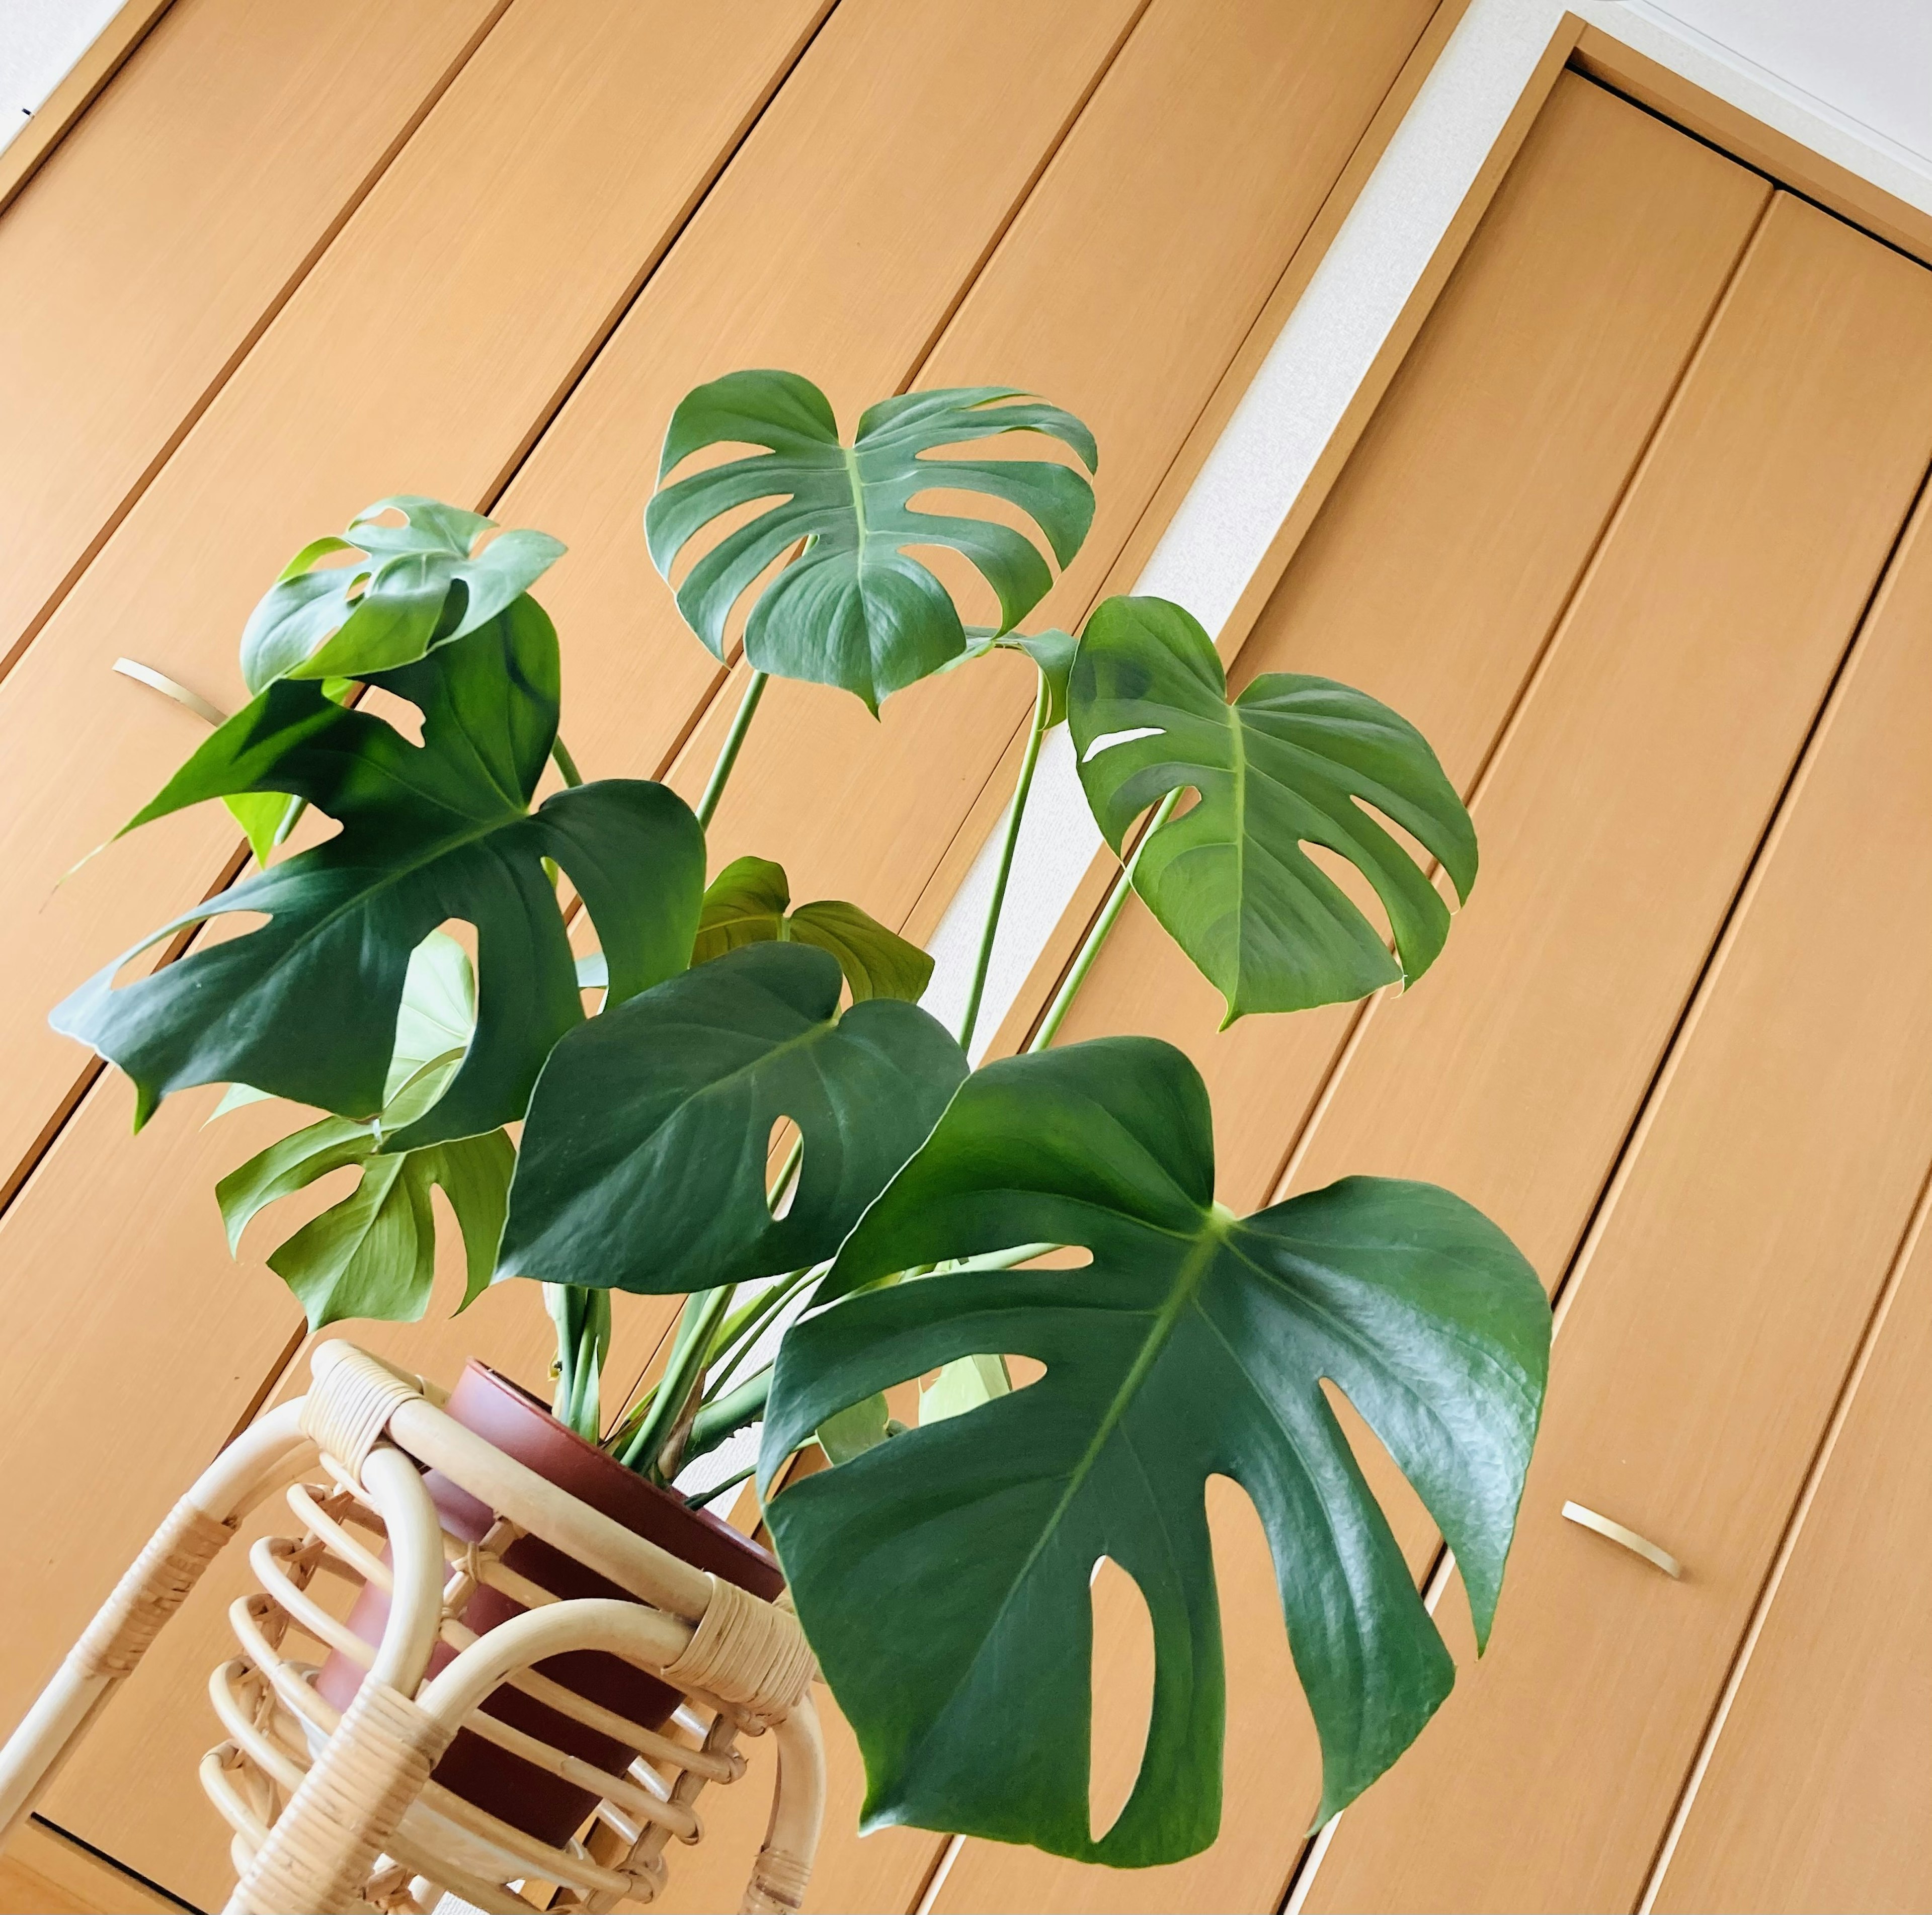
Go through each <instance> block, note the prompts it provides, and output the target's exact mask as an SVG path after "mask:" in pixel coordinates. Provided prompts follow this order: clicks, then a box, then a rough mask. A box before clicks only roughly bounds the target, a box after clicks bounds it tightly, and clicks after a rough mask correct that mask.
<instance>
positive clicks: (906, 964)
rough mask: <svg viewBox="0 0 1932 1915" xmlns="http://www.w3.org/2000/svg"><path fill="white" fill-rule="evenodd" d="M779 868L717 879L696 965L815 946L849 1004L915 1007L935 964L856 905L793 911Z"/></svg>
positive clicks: (754, 862) (761, 862)
mask: <svg viewBox="0 0 1932 1915" xmlns="http://www.w3.org/2000/svg"><path fill="white" fill-rule="evenodd" d="M790 906H791V887H790V885H789V884H788V883H787V882H786V879H785V874H784V869H783V868H782V867H781V866H779V865H774V864H773V863H772V862H771V861H770V860H769V859H765V858H738V859H733V861H732V862H730V864H728V865H726V866H725V867H724V870H723V871H720V872H719V873H718V875H717V877H715V878H713V879H712V881H711V883H710V885H709V888H708V889H706V892H705V894H704V907H703V910H702V911H701V912H700V914H699V916H698V920H697V943H695V944H694V946H693V947H692V949H691V962H692V963H694V964H705V963H709V962H710V961H711V960H712V959H713V958H714V957H722V956H723V955H724V953H725V952H727V951H736V950H738V949H740V948H741V947H742V946H745V945H747V944H766V943H784V942H787V941H790V942H793V943H799V944H811V945H816V946H817V947H818V949H820V950H821V951H829V952H831V954H832V956H833V957H835V958H837V959H838V968H839V969H841V971H843V972H844V974H845V981H846V982H847V984H850V986H851V987H852V1001H853V1002H854V1003H855V1004H859V1003H862V1002H865V999H867V998H868V997H898V998H902V999H904V1000H905V1002H907V1003H908V1004H914V1003H916V1002H918V1001H919V998H920V996H922V994H923V993H924V992H925V990H926V986H927V985H928V984H929V983H931V982H932V959H931V958H930V957H928V956H927V955H926V953H925V952H923V951H922V950H920V949H919V946H917V945H916V944H909V943H907V942H906V940H904V938H902V937H900V936H899V935H898V934H897V933H896V932H895V931H888V930H886V928H885V926H884V925H882V924H880V922H878V920H877V919H875V918H871V917H868V916H866V914H865V913H864V912H863V911H862V910H859V907H858V906H857V905H856V904H841V903H839V902H838V901H837V900H835V899H832V898H826V899H822V900H820V901H819V902H818V903H817V904H801V905H800V906H799V907H798V909H797V910H796V911H793V910H791V909H790Z"/></svg>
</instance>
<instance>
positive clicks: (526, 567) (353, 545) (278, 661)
mask: <svg viewBox="0 0 1932 1915" xmlns="http://www.w3.org/2000/svg"><path fill="white" fill-rule="evenodd" d="M389 514H396V515H398V517H401V520H402V523H401V524H400V525H384V524H383V523H380V520H383V518H384V517H386V516H387V515H389ZM495 526H496V522H495V520H492V519H486V518H484V517H483V516H482V514H481V513H478V512H466V511H463V509H462V508H460V506H455V505H442V504H440V503H439V502H437V500H435V499H410V498H395V499H377V502H375V504H374V505H371V506H368V507H365V508H364V509H363V510H362V511H360V512H359V513H357V514H356V517H354V518H353V519H352V520H350V524H349V530H348V533H347V536H345V537H344V538H319V539H317V540H316V541H315V542H314V544H311V545H307V546H305V547H303V548H302V550H301V551H299V552H298V553H296V556H294V557H293V559H290V561H289V562H288V564H287V566H286V567H285V568H284V569H283V571H282V574H281V577H279V578H278V579H277V580H276V581H275V583H274V584H273V585H272V586H270V587H269V590H268V592H267V594H266V596H265V597H264V598H263V600H262V601H261V603H260V604H259V605H257V607H255V610H254V612H253V613H251V615H250V617H249V620H248V626H247V628H246V629H245V631H243V633H242V678H243V679H244V680H245V682H247V685H248V689H249V690H250V691H251V692H259V691H261V690H262V689H263V687H264V686H266V685H268V684H269V683H270V682H272V681H273V680H274V679H278V678H282V677H294V678H302V679H329V678H338V677H339V678H344V679H367V678H368V677H370V676H371V675H373V674H374V673H378V672H386V671H392V670H395V667H398V665H407V664H413V662H414V661H416V659H419V658H422V656H423V655H424V654H425V652H428V650H429V649H431V646H437V645H446V644H449V643H451V642H452V640H456V639H459V638H463V637H466V636H467V635H468V634H469V633H471V632H472V631H477V630H478V629H479V628H481V627H482V626H483V625H487V623H488V622H490V619H493V618H495V617H496V616H498V614H499V613H502V612H504V611H505V610H508V608H509V607H510V606H511V604H513V603H514V601H515V600H516V599H517V598H520V596H521V595H523V593H524V592H527V591H528V590H529V588H530V587H531V586H532V585H534V584H535V583H536V581H537V580H538V579H539V578H540V577H542V576H543V574H544V573H545V572H546V571H548V570H549V569H550V567H551V566H552V565H554V564H555V563H556V561H557V560H558V559H560V558H561V557H562V556H563V551H564V548H563V547H562V545H561V544H559V542H558V541H556V540H555V539H553V538H550V536H549V535H548V534H547V533H544V532H499V533H498V535H497V536H496V538H493V539H491V540H490V542H489V543H488V544H486V545H484V546H483V547H481V550H477V549H476V546H477V541H478V539H480V538H481V537H482V536H483V535H484V533H485V532H490V531H493V530H494V529H495ZM345 553H348V554H353V555H354V556H353V558H352V559H350V560H348V561H347V562H342V563H338V564H333V565H323V564H322V561H323V560H324V559H341V556H342V555H344V554H345ZM472 553H473V555H474V556H472ZM318 568H320V569H318ZM257 856H260V850H259V847H258V850H257Z"/></svg>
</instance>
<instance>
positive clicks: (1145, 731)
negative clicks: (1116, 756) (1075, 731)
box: [1080, 725, 1167, 765]
mask: <svg viewBox="0 0 1932 1915" xmlns="http://www.w3.org/2000/svg"><path fill="white" fill-rule="evenodd" d="M1166 736H1167V732H1166V727H1163V726H1160V725H1134V726H1132V727H1130V728H1129V729H1128V730H1126V731H1109V732H1103V733H1101V734H1100V736H1099V737H1098V738H1097V739H1094V740H1093V741H1092V742H1091V744H1089V745H1088V747H1087V749H1086V750H1085V751H1083V752H1082V753H1081V754H1080V762H1081V763H1082V764H1083V765H1091V763H1093V762H1094V760H1095V759H1096V758H1097V757H1100V754H1101V753H1102V752H1103V751H1112V750H1113V748H1114V747H1115V745H1132V744H1133V743H1135V742H1136V740H1138V739H1143V738H1165V737H1166Z"/></svg>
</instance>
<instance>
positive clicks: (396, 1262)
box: [215, 1059, 517, 1330]
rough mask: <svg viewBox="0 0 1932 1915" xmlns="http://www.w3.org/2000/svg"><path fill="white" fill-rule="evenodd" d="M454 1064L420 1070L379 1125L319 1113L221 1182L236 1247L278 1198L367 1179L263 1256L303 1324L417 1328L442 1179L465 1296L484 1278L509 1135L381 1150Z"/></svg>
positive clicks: (430, 1098)
mask: <svg viewBox="0 0 1932 1915" xmlns="http://www.w3.org/2000/svg"><path fill="white" fill-rule="evenodd" d="M455 1061H456V1060H455V1059H451V1060H449V1063H447V1064H446V1065H443V1066H441V1067H440V1068H439V1067H438V1066H437V1065H428V1066H425V1068H424V1069H423V1070H422V1071H419V1073H418V1074H416V1076H415V1077H412V1078H411V1079H410V1080H409V1081H408V1082H407V1083H406V1084H404V1086H403V1087H402V1089H401V1091H400V1092H398V1095H396V1097H395V1098H394V1099H393V1100H392V1101H391V1102H390V1103H389V1104H386V1106H385V1107H383V1113H382V1116H381V1117H380V1118H379V1119H377V1120H375V1121H374V1122H370V1123H366V1124H359V1123H357V1122H355V1121H354V1120H353V1119H350V1118H347V1117H325V1118H323V1119H322V1121H321V1122H320V1123H314V1124H311V1125H308V1127H307V1128H305V1129H303V1130H299V1131H296V1133H295V1134H294V1135H293V1136H292V1137H284V1138H283V1139H282V1140H281V1142H280V1143H273V1144H271V1145H270V1146H269V1148H268V1149H266V1150H264V1151H263V1152H260V1154H259V1155H256V1156H254V1157H251V1158H250V1159H249V1160H248V1162H247V1163H245V1164H243V1165H242V1167H241V1168H240V1169H239V1170H233V1171H231V1172H229V1174H228V1175H227V1176H225V1177H223V1179H221V1181H220V1183H218V1184H217V1185H216V1186H215V1197H216V1199H217V1201H218V1202H219V1203H220V1206H221V1215H222V1220H223V1222H224V1223H225V1224H226V1225H227V1227H228V1247H229V1250H230V1251H233V1250H235V1249H236V1248H238V1247H239V1245H240V1243H241V1240H242V1231H243V1230H245V1229H246V1228H247V1227H248V1223H249V1221H250V1219H251V1218H253V1217H254V1216H255V1215H257V1212H260V1210H262V1209H263V1208H264V1207H265V1206H267V1205H269V1204H270V1203H274V1202H275V1200H276V1199H277V1198H278V1197H287V1196H290V1195H291V1194H293V1192H295V1191H299V1190H303V1189H305V1188H307V1187H308V1185H311V1184H312V1183H314V1182H315V1181H316V1179H317V1178H318V1177H321V1176H326V1175H327V1174H328V1173H329V1172H330V1171H331V1170H341V1169H344V1167H347V1166H349V1165H352V1164H356V1165H360V1166H361V1167H362V1177H361V1179H360V1180H359V1182H358V1183H357V1185H356V1188H355V1189H354V1190H353V1191H351V1192H350V1194H349V1195H348V1196H347V1197H344V1198H343V1199H342V1200H341V1201H340V1202H339V1203H334V1204H332V1205H331V1206H329V1209H326V1210H325V1211H323V1212H322V1214H321V1215H320V1216H318V1217H316V1218H314V1219H312V1220H311V1221H310V1222H308V1223H307V1224H304V1225H303V1226H302V1228H301V1229H300V1230H297V1231H296V1233H295V1234H294V1235H293V1236H291V1237H290V1238H288V1239H287V1240H286V1241H285V1242H283V1243H281V1245H278V1247H277V1248H275V1250H274V1251H272V1252H271V1253H270V1254H269V1269H272V1270H273V1271H274V1272H275V1274H276V1275H278V1276H279V1277H280V1278H281V1279H282V1280H283V1281H284V1282H285V1283H286V1284H287V1285H288V1287H289V1288H290V1290H293V1292H294V1293H295V1294H296V1299H297V1300H298V1301H299V1302H300V1303H301V1305H302V1308H304V1310H305V1311H307V1312H308V1323H309V1328H310V1329H312V1330H319V1329H321V1328H322V1327H323V1325H324V1324H326V1323H338V1322H341V1320H344V1318H346V1317H380V1318H383V1320H386V1321H388V1322H391V1323H414V1322H415V1321H416V1320H417V1319H418V1318H419V1317H421V1316H422V1314H423V1311H425V1308H428V1304H429V1298H430V1290H431V1286H432V1285H433V1284H434V1281H435V1278H436V1216H435V1212H434V1209H433V1208H432V1206H431V1201H430V1192H431V1188H433V1187H434V1186H435V1185H438V1184H440V1185H442V1186H443V1194H445V1195H446V1197H448V1198H449V1203H450V1208H451V1209H452V1210H453V1211H454V1212H455V1215H456V1221H457V1224H458V1227H459V1228H460V1230H461V1231H462V1233H463V1252H464V1256H465V1258H466V1262H467V1264H468V1268H469V1276H468V1281H467V1284H466V1290H465V1293H464V1296H463V1302H465V1303H468V1302H470V1301H471V1300H472V1299H474V1298H475V1296H478V1294H480V1293H481V1291H482V1290H484V1287H486V1286H487V1284H488V1283H489V1281H490V1266H491V1265H492V1264H493V1263H494V1261H495V1260H496V1239H497V1238H498V1236H499V1235H500V1234H501V1233H502V1227H503V1212H504V1207H505V1203H506V1201H507V1199H508V1192H509V1187H510V1173H511V1170H514V1167H515V1166H516V1161H517V1153H516V1152H515V1150H514V1149H513V1148H512V1146H511V1143H510V1140H509V1138H508V1136H507V1135H505V1133H504V1132H503V1131H500V1130H495V1131H487V1132H486V1133H485V1134H483V1135H482V1136H481V1137H461V1138H458V1139H457V1140H455V1141H453V1142H451V1143H435V1144H428V1145H426V1146H423V1147H422V1149H416V1150H408V1151H404V1152H402V1153H401V1155H396V1156H381V1155H377V1151H378V1149H379V1147H380V1143H381V1140H382V1135H383V1129H384V1127H385V1126H388V1127H390V1128H402V1127H404V1126H405V1125H407V1124H408V1123H409V1122H410V1121H411V1120H412V1119H413V1118H415V1117H416V1116H419V1115H420V1113H422V1111H423V1110H427V1109H428V1108H430V1107H431V1106H432V1105H433V1104H434V1102H435V1101H436V1098H437V1097H438V1096H439V1095H440V1094H441V1092H442V1091H443V1087H444V1086H445V1085H446V1083H448V1081H449V1073H450V1071H451V1070H452V1069H453V1068H455Z"/></svg>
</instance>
